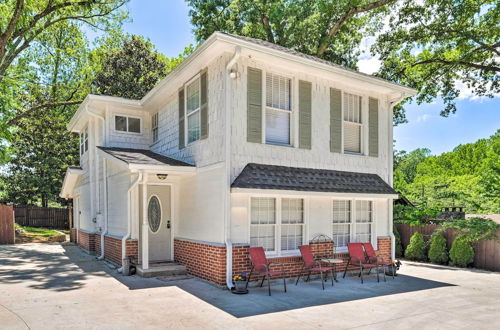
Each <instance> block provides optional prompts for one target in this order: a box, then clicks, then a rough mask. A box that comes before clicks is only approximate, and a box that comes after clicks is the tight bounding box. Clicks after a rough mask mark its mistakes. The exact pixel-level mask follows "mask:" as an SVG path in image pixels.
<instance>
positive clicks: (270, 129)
mask: <svg viewBox="0 0 500 330" xmlns="http://www.w3.org/2000/svg"><path fill="white" fill-rule="evenodd" d="M291 115H292V106H291V79H289V78H286V77H283V76H279V75H276V74H272V73H267V74H266V143H270V144H284V145H289V144H290V135H291V134H290V126H291V125H290V123H291Z"/></svg>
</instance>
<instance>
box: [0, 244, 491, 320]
mask: <svg viewBox="0 0 500 330" xmlns="http://www.w3.org/2000/svg"><path fill="white" fill-rule="evenodd" d="M272 289H273V295H272V297H268V296H267V290H266V289H265V288H251V290H250V294H248V295H244V296H237V295H232V294H230V293H229V292H228V291H224V290H221V289H218V288H216V287H214V286H212V285H210V284H207V283H205V282H203V281H201V280H198V279H194V278H193V279H185V280H179V281H168V282H165V281H162V280H159V279H143V278H139V277H136V276H131V277H122V276H121V275H118V274H116V272H115V271H114V270H112V269H111V268H110V267H108V266H107V265H106V263H104V262H102V261H96V260H95V258H94V257H92V256H89V255H87V254H85V253H83V252H82V251H81V250H80V249H79V248H77V247H75V246H74V245H72V244H68V243H66V244H64V243H63V244H22V245H15V246H14V245H8V246H0V329H26V328H29V329H68V328H70V329H133V328H136V329H137V328H142V329H157V328H162V329H164V328H166V329H169V328H175V329H178V328H204V329H207V328H208V329H212V328H227V329H235V328H238V329H247V328H248V329H293V328H295V329H297V328H300V329H302V328H304V329H310V328H328V329H337V328H338V329H349V328H370V329H372V328H375V329H391V328H398V329H410V328H411V329H414V328H419V329H447V328H449V329H457V328H464V329H465V328H467V329H499V328H500V307H499V306H500V274H499V273H492V272H485V271H476V270H462V269H455V268H450V267H439V266H434V265H428V264H419V263H409V262H408V263H405V264H404V266H403V267H402V269H401V275H400V276H398V277H397V278H396V279H395V280H393V279H392V278H388V279H387V283H383V282H381V283H377V281H376V279H375V277H374V276H369V277H368V278H367V280H366V282H365V284H363V285H361V284H360V283H359V280H358V278H357V277H350V278H348V279H340V282H339V283H337V284H336V285H335V287H331V286H330V285H328V286H327V287H326V290H325V291H322V290H321V284H320V282H318V281H311V282H309V283H300V284H299V285H298V286H295V285H294V283H292V282H290V281H289V282H288V293H286V294H285V293H283V292H282V283H281V282H276V283H275V284H274V285H273V288H272Z"/></svg>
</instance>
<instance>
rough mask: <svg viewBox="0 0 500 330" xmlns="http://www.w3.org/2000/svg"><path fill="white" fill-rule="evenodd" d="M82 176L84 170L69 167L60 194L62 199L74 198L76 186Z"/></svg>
mask: <svg viewBox="0 0 500 330" xmlns="http://www.w3.org/2000/svg"><path fill="white" fill-rule="evenodd" d="M82 174H83V170H82V169H81V168H80V167H68V168H67V169H66V174H65V175H64V181H63V185H62V188H61V192H60V193H59V196H61V198H66V199H67V198H73V197H74V189H75V185H76V183H77V182H78V179H79V178H80V176H81V175H82Z"/></svg>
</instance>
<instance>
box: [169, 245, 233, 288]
mask: <svg viewBox="0 0 500 330" xmlns="http://www.w3.org/2000/svg"><path fill="white" fill-rule="evenodd" d="M174 260H175V261H176V262H178V263H180V264H183V265H185V266H186V268H187V271H188V273H189V274H192V275H194V276H197V277H199V278H202V279H204V280H208V281H211V282H214V283H215V284H217V285H225V283H226V247H225V246H223V245H218V244H210V243H202V242H195V241H190V240H183V239H175V240H174Z"/></svg>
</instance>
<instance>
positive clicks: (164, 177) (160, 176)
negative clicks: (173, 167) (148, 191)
mask: <svg viewBox="0 0 500 330" xmlns="http://www.w3.org/2000/svg"><path fill="white" fill-rule="evenodd" d="M167 176H168V174H156V177H157V178H158V179H160V180H165V179H166V178H167Z"/></svg>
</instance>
